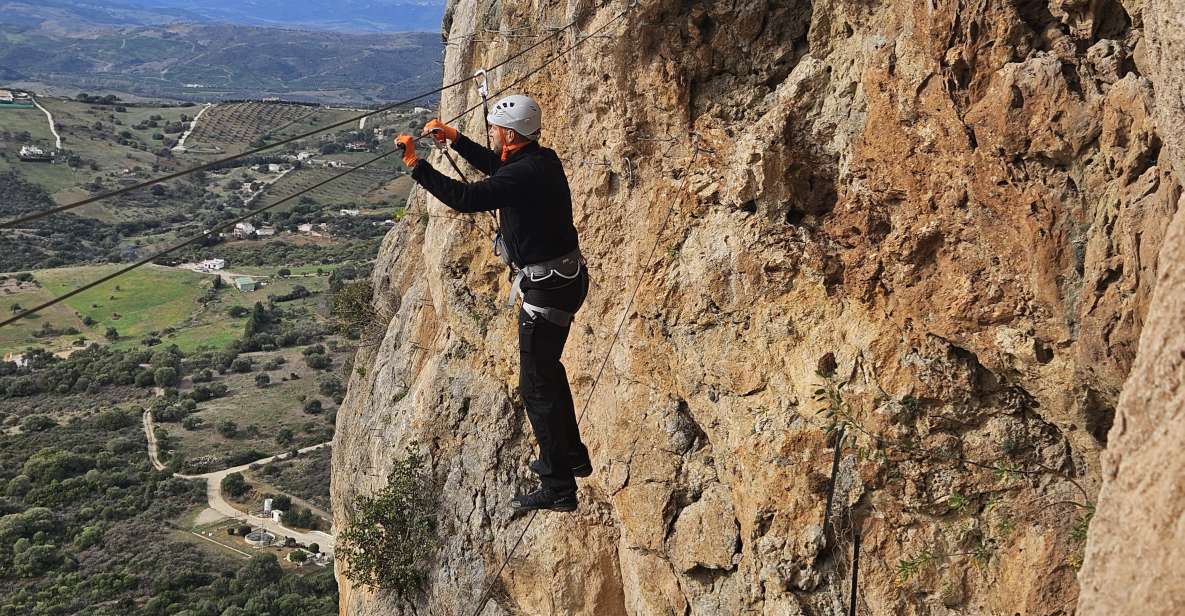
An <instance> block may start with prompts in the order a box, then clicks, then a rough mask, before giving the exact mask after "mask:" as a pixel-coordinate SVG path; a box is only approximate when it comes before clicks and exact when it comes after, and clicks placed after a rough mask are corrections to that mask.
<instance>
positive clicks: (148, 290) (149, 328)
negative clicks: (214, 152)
mask: <svg viewBox="0 0 1185 616" xmlns="http://www.w3.org/2000/svg"><path fill="white" fill-rule="evenodd" d="M119 267H120V266H118V265H103V266H87V267H70V268H60V269H51V270H38V271H35V272H34V273H33V274H34V277H35V279H36V280H37V281H38V282H39V283H40V285H41V286H40V287H37V286H33V285H29V284H25V285H20V286H19V287H18V286H16V285H15V284H14V283H12V282H6V283H0V309H2V310H3V311H4V313H3V314H11V306H12V305H13V304H19V305H20V306H21V307H22V308H26V309H27V308H31V307H33V306H35V305H37V304H39V303H41V302H44V301H46V300H49V299H51V298H53V297H56V296H59V295H62V294H64V293H66V292H68V291H71V290H73V289H75V288H77V287H79V286H82V285H83V284H85V283H87V282H90V281H92V280H95V279H98V278H100V277H102V276H104V275H106V274H109V273H111V272H113V271H115V270H117V269H118V268H119ZM321 267H324V268H325V271H329V270H330V269H332V268H331V267H330V266H321ZM245 269H246V270H250V271H248V272H245V273H251V274H256V273H258V274H260V275H271V274H273V273H274V272H275V270H278V269H279V268H278V267H275V268H245ZM293 269H294V270H295V271H294V273H299V274H303V273H305V271H306V270H310V269H311V270H312V271H315V270H316V269H317V266H312V267H297V268H293ZM212 279H213V275H211V274H198V273H195V272H191V271H188V270H182V269H176V268H168V267H161V266H155V265H150V266H145V267H142V268H140V269H136V270H133V271H132V272H130V273H128V274H126V275H124V276H121V277H119V278H118V279H116V280H113V281H110V282H108V283H105V284H102V285H100V286H98V287H96V288H94V289H91V290H89V291H86V292H84V293H80V294H78V295H76V296H74V297H72V298H70V299H68V300H66V301H64V302H62V303H60V304H58V305H56V306H53V307H52V308H50V309H48V310H46V311H45V312H43V313H41V314H39V315H35V316H34V317H33V318H31V319H24V320H21V321H18V322H17V323H14V324H12V325H9V326H7V327H3V328H0V352H12V351H19V350H23V349H25V348H27V347H29V346H42V347H45V348H47V349H49V350H51V351H55V352H56V351H64V350H67V349H70V348H71V347H72V344H73V342H74V341H75V340H76V339H77V338H79V337H85V338H87V339H88V340H91V341H95V342H104V341H105V339H104V334H105V333H106V331H107V328H108V327H114V328H115V329H116V331H118V332H119V336H120V338H119V340H118V341H116V342H115V343H114V344H115V346H116V347H117V348H126V347H133V346H136V345H138V344H139V343H140V339H141V338H142V337H144V336H145V335H146V334H148V333H149V332H162V331H163V330H164V329H165V328H174V329H175V330H176V331H174V332H172V333H168V334H162V335H161V338H162V341H163V342H164V343H166V344H176V345H177V346H178V347H180V348H181V350H183V351H186V352H189V351H193V350H196V349H198V348H201V347H212V348H223V347H225V346H226V345H228V344H230V343H231V342H233V341H234V340H236V339H238V338H239V336H240V335H241V334H242V331H243V324H242V321H241V320H239V319H232V318H230V317H229V316H227V314H226V310H227V308H229V307H231V306H245V307H251V306H253V305H255V303H256V302H263V303H266V302H267V301H268V296H269V295H284V294H286V293H289V292H290V291H292V289H293V288H294V287H295V286H296V285H301V286H304V287H305V288H306V289H308V290H310V291H313V292H314V293H318V294H316V295H313V296H312V297H308V298H305V299H301V300H295V301H292V302H287V303H285V306H286V307H289V308H297V307H303V308H307V309H308V310H309V311H310V313H311V316H310V317H309V318H313V319H316V318H319V317H318V316H317V314H318V313H320V314H324V311H325V307H324V306H323V303H324V301H325V298H324V296H323V295H322V294H321V293H322V292H324V291H325V290H327V289H328V287H329V279H328V276H295V277H293V278H289V279H279V278H277V279H273V280H268V281H266V285H265V286H262V287H260V288H259V289H256V290H255V291H252V292H249V293H243V292H240V291H237V290H235V289H233V288H230V287H224V288H223V289H222V290H221V291H219V293H218V297H217V299H216V300H215V301H213V302H210V303H209V304H208V305H206V306H202V305H201V304H199V303H198V298H199V297H201V296H202V295H203V294H204V293H205V292H206V290H207V289H209V288H210V286H211V284H212ZM117 287H118V288H117ZM88 316H89V317H90V318H92V319H94V320H95V321H96V323H95V325H93V326H91V327H87V326H85V325H83V318H84V317H88ZM45 323H50V324H52V325H53V326H54V327H55V328H56V329H59V330H61V329H65V328H67V327H74V328H76V329H78V330H79V331H80V332H81V334H80V336H65V337H58V338H41V339H38V338H35V337H34V336H33V332H34V331H35V330H38V329H40V328H41V327H42V326H43V324H45Z"/></svg>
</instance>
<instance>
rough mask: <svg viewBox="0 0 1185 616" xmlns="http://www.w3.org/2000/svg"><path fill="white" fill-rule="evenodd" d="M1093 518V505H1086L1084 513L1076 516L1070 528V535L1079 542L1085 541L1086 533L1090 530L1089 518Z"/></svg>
mask: <svg viewBox="0 0 1185 616" xmlns="http://www.w3.org/2000/svg"><path fill="white" fill-rule="evenodd" d="M1092 518H1094V507H1093V506H1091V507H1087V511H1086V514H1085V515H1083V516H1082V517H1080V518H1078V521H1077V522H1074V526H1073V527H1071V528H1070V537H1071V538H1073V539H1074V541H1077V542H1079V543H1082V542H1084V541H1086V535H1087V533H1088V532H1090V520H1091V519H1092Z"/></svg>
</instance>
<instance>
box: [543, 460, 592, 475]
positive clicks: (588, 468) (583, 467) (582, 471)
mask: <svg viewBox="0 0 1185 616" xmlns="http://www.w3.org/2000/svg"><path fill="white" fill-rule="evenodd" d="M527 468H529V469H531V472H533V473H535V474H536V475H543V474H544V470H546V466H545V465H544V464H543V460H531V463H530V464H528V465H527ZM572 474H573V475H575V476H577V477H588V476H589V475H591V474H592V463H591V462H582V463H580V464H579V465H577V466H573V467H572Z"/></svg>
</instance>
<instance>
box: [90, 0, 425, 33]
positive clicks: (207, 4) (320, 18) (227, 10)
mask: <svg viewBox="0 0 1185 616" xmlns="http://www.w3.org/2000/svg"><path fill="white" fill-rule="evenodd" d="M116 3H117V2H111V1H110V0H109V1H108V2H106V4H116ZM118 4H124V2H122V0H121V1H120V2H118ZM127 4H138V5H141V6H145V7H154V8H160V9H170V10H173V9H180V10H185V11H190V12H194V13H198V14H199V15H202V16H204V17H206V18H209V19H214V20H219V21H229V22H232V23H239V24H249V25H260V26H299V27H302V28H318V29H326V30H344V31H364V32H398V31H422V32H437V31H439V30H440V20H441V17H442V16H443V15H444V0H332V1H327V0H311V1H310V0H304V1H302V2H292V1H291V0H204V1H203V2H201V3H200V6H197V5H196V4H198V3H194V2H192V0H129V1H128V2H127Z"/></svg>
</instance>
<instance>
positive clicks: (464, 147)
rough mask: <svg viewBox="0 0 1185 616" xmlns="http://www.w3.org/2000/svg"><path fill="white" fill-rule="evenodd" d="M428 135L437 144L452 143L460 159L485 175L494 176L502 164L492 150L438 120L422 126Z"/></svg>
mask: <svg viewBox="0 0 1185 616" xmlns="http://www.w3.org/2000/svg"><path fill="white" fill-rule="evenodd" d="M429 133H431V135H432V138H433V139H436V141H438V142H443V141H445V140H448V141H451V142H453V149H454V150H456V152H457V153H458V154H460V155H461V158H464V159H465V160H466V161H467V162H468V163H469V164H470V165H473V167H474V168H475V169H477V170H478V171H481V172H482V173H484V174H486V175H494V172H495V171H497V170H498V167H499V166H501V164H502V157H501V156H498V154H497V153H495V152H494V151H493V150H490V149H489V148H487V147H485V146H483V145H481V144H479V143H477V142H475V141H473V140H472V139H470V138H468V137H466V136H465V135H462V134H461V132H460V131H458V130H457V129H455V128H453V127H451V126H449V125H447V124H445V123H443V122H441V121H440V120H429V121H428V124H427V125H425V126H424V134H425V135H427V134H429Z"/></svg>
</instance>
